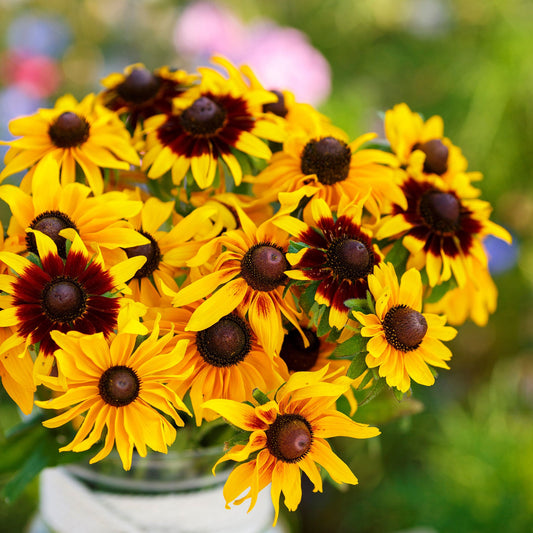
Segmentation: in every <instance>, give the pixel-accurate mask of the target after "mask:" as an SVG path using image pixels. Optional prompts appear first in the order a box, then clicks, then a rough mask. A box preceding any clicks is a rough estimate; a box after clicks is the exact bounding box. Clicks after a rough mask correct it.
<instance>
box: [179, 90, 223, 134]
mask: <svg viewBox="0 0 533 533" xmlns="http://www.w3.org/2000/svg"><path fill="white" fill-rule="evenodd" d="M226 115H227V113H226V111H225V110H224V109H223V108H222V107H220V106H219V105H218V104H217V103H216V102H214V101H213V100H211V99H210V98H208V97H207V96H201V97H200V98H198V99H197V100H195V101H194V103H193V104H192V105H191V106H190V107H188V108H187V109H185V111H183V113H182V114H181V117H180V120H181V125H182V126H183V129H184V130H185V131H186V132H187V133H190V134H191V135H200V136H204V137H208V136H212V135H216V134H217V133H218V132H219V131H220V129H221V128H222V127H223V126H224V124H225V122H226Z"/></svg>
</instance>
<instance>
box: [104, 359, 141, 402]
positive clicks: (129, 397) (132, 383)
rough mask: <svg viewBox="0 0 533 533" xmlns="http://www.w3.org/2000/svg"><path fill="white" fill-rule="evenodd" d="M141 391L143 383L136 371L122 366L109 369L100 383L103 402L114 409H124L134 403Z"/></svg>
mask: <svg viewBox="0 0 533 533" xmlns="http://www.w3.org/2000/svg"><path fill="white" fill-rule="evenodd" d="M140 389H141V382H140V380H139V377H138V376H137V374H136V373H135V371H134V370H133V369H131V368H129V367H127V366H122V365H119V366H113V367H111V368H108V369H107V370H106V371H105V372H104V373H103V374H102V376H101V377H100V381H99V383H98V391H99V393H100V396H101V398H102V400H104V402H106V403H107V404H109V405H112V406H114V407H124V406H125V405H128V404H130V403H131V402H133V401H134V400H135V399H136V398H137V396H138V395H139V391H140Z"/></svg>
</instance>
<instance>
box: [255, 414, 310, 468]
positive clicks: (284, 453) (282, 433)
mask: <svg viewBox="0 0 533 533" xmlns="http://www.w3.org/2000/svg"><path fill="white" fill-rule="evenodd" d="M265 433H266V437H267V448H268V450H269V451H270V453H271V454H272V455H273V456H274V457H276V459H279V460H281V461H284V462H285V463H296V462H298V461H300V460H301V459H303V458H304V457H305V456H306V455H307V453H308V452H309V450H310V449H311V445H312V443H313V430H312V429H311V425H310V424H309V422H308V421H307V420H306V419H305V418H304V417H303V416H300V415H298V414H287V415H278V417H277V418H276V420H274V423H273V424H271V426H270V427H269V428H268V429H267V430H266V432H265Z"/></svg>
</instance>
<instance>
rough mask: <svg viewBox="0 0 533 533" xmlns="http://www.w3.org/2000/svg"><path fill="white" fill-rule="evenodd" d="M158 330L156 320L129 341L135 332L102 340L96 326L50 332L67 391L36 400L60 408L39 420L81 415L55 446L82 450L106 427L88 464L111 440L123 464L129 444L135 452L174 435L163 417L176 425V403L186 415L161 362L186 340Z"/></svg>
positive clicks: (163, 444)
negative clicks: (69, 435) (145, 333)
mask: <svg viewBox="0 0 533 533" xmlns="http://www.w3.org/2000/svg"><path fill="white" fill-rule="evenodd" d="M158 336H159V327H158V325H157V323H156V324H155V326H154V328H153V330H152V332H151V334H150V336H149V337H148V338H147V339H146V340H144V341H143V342H141V343H140V344H139V346H138V347H137V348H135V346H136V341H137V336H136V335H132V334H128V333H119V334H118V335H116V336H115V337H113V338H112V339H111V340H110V342H109V343H108V341H106V339H105V338H104V335H103V334H102V333H96V334H93V335H83V334H80V333H78V332H70V333H68V334H65V333H61V332H59V331H54V332H53V333H52V337H53V341H54V342H55V343H56V344H57V346H58V348H59V349H58V350H57V351H56V354H55V355H56V359H57V363H58V367H59V372H60V373H61V375H63V376H64V377H65V379H66V385H67V390H66V392H65V393H64V394H62V395H61V396H59V397H57V398H54V399H52V400H49V401H40V402H36V404H37V405H38V406H39V407H42V408H45V409H65V408H68V409H67V411H65V412H64V413H62V414H60V415H58V416H56V417H54V418H51V419H49V420H46V421H45V422H43V424H44V425H45V426H46V427H49V428H57V427H59V426H62V425H63V424H66V423H67V422H70V421H71V420H74V419H75V418H77V417H78V416H80V415H82V414H84V418H83V422H82V423H81V425H80V426H79V429H78V431H77V434H76V436H75V437H74V439H73V440H72V442H70V443H69V444H67V445H66V446H63V447H62V448H61V449H60V451H74V452H80V451H85V450H88V449H89V448H91V447H92V446H93V445H94V444H96V443H97V442H98V441H99V440H100V438H101V436H102V432H103V431H104V427H106V428H107V433H106V435H105V442H104V446H103V448H102V449H101V450H100V451H99V452H98V453H97V454H96V455H95V456H94V457H93V458H92V459H91V461H90V462H91V463H94V462H96V461H100V460H101V459H103V458H104V457H106V456H107V455H109V453H110V452H111V450H112V449H113V446H114V445H116V448H117V451H118V453H119V455H120V458H121V459H122V464H123V466H124V469H125V470H129V469H130V467H131V458H132V454H133V449H134V448H135V449H136V450H137V452H138V453H139V455H141V456H142V457H144V456H146V453H147V446H148V447H150V448H152V450H155V451H158V452H162V453H166V452H167V450H168V446H170V445H171V444H172V443H173V442H174V440H175V438H176V430H175V428H174V427H173V424H172V423H171V422H170V421H169V420H168V419H167V416H168V417H169V418H170V419H171V420H172V422H173V423H174V424H176V425H177V426H183V425H184V422H183V420H182V419H181V417H180V416H179V414H178V412H177V410H180V411H184V412H185V413H187V414H189V415H190V412H189V410H188V409H187V407H186V406H185V404H184V403H183V401H182V400H181V398H179V397H178V396H177V394H176V393H175V392H173V391H172V390H171V389H169V388H168V387H167V386H166V383H167V381H168V379H169V369H171V368H172V367H174V366H175V365H176V363H177V362H178V361H179V360H180V359H181V357H183V352H184V350H185V345H186V344H187V343H186V341H178V340H177V338H176V337H175V336H174V335H173V334H172V333H168V334H166V335H165V336H163V337H161V338H158ZM173 377H174V378H175V379H179V378H180V377H183V376H178V375H174V376H173ZM51 380H52V378H51ZM165 415H166V416H165Z"/></svg>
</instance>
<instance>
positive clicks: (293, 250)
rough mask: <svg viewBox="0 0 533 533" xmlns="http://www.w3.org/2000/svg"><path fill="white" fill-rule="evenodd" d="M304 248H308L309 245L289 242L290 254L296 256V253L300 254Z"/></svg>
mask: <svg viewBox="0 0 533 533" xmlns="http://www.w3.org/2000/svg"><path fill="white" fill-rule="evenodd" d="M303 248H308V246H307V245H305V244H303V243H301V242H294V241H290V242H289V249H288V252H289V253H290V254H295V253H298V252H299V251H300V250H302V249H303Z"/></svg>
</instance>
